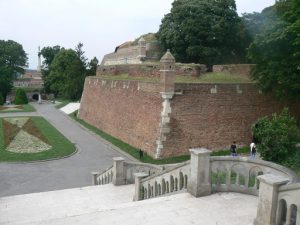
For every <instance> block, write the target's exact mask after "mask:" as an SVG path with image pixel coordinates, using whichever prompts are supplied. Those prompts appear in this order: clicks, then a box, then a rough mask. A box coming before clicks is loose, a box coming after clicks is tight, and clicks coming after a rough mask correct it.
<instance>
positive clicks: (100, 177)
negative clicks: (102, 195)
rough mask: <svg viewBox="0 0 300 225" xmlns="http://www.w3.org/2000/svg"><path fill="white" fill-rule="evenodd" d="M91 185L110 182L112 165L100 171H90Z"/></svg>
mask: <svg viewBox="0 0 300 225" xmlns="http://www.w3.org/2000/svg"><path fill="white" fill-rule="evenodd" d="M92 178H93V185H104V184H109V183H111V182H112V178H113V167H110V168H107V169H106V170H105V171H103V172H102V173H98V172H92Z"/></svg>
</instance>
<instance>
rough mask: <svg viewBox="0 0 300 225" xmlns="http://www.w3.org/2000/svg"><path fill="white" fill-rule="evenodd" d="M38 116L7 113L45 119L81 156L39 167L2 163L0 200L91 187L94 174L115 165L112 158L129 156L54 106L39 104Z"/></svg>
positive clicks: (41, 164)
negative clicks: (29, 194)
mask: <svg viewBox="0 0 300 225" xmlns="http://www.w3.org/2000/svg"><path fill="white" fill-rule="evenodd" d="M34 107H35V108H36V109H37V112H33V113H5V114H4V113H3V114H0V116H1V117H6V116H16V115H18V116H23V115H24V116H36V115H39V116H43V117H45V118H46V119H47V120H48V121H49V122H50V123H51V124H52V125H54V126H55V127H56V128H57V129H58V130H59V131H60V132H61V133H63V134H64V135H65V136H66V137H67V138H68V139H69V140H70V141H71V142H73V143H75V144H76V146H77V148H78V152H77V153H76V154H74V155H73V156H71V157H69V158H64V159H60V160H53V161H47V162H35V163H5V162H1V163H0V181H1V182H0V197H3V196H10V195H18V194H26V193H33V192H43V191H52V190H60V189H66V188H75V187H83V186H88V185H91V183H92V178H91V172H92V171H99V170H100V171H101V170H104V169H106V168H108V167H110V166H111V165H112V158H113V157H119V156H122V157H124V158H125V159H126V160H129V159H128V158H127V157H126V156H125V155H123V154H121V153H120V152H118V151H115V150H113V149H112V148H111V147H110V146H108V145H106V144H104V143H103V142H102V141H101V139H100V138H99V137H98V136H96V135H93V134H91V132H88V131H87V130H86V129H84V128H83V127H82V126H80V125H78V124H77V123H76V122H74V121H73V120H72V119H71V118H69V117H68V116H67V115H66V114H64V113H63V112H61V111H59V110H57V109H55V108H54V105H52V104H41V105H38V104H35V105H34Z"/></svg>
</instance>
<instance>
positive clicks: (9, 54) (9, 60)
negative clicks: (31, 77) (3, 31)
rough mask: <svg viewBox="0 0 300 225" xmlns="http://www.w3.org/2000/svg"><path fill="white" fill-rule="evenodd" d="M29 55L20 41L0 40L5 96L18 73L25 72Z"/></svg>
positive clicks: (1, 84)
mask: <svg viewBox="0 0 300 225" xmlns="http://www.w3.org/2000/svg"><path fill="white" fill-rule="evenodd" d="M26 65H27V55H26V53H25V51H24V50H23V47H22V45H20V44H19V43H17V42H15V41H12V40H8V41H4V40H0V92H1V93H2V95H3V98H4V99H6V95H7V94H8V93H9V92H10V91H11V89H12V87H13V86H12V81H13V79H14V78H16V77H17V75H18V74H23V73H24V67H25V66H26Z"/></svg>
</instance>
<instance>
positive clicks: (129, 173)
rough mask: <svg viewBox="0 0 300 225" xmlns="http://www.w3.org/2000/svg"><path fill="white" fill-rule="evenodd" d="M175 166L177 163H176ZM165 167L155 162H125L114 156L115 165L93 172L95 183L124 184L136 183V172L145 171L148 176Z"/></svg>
mask: <svg viewBox="0 0 300 225" xmlns="http://www.w3.org/2000/svg"><path fill="white" fill-rule="evenodd" d="M174 166H175V165H174ZM164 169H165V166H157V165H153V164H146V163H138V162H125V160H124V159H123V158H121V157H116V158H113V166H112V167H110V168H108V169H106V170H105V171H103V172H93V173H92V177H93V185H103V184H109V183H113V184H114V185H124V184H133V183H134V174H135V173H145V174H147V176H151V175H153V174H157V173H159V172H161V171H163V170H164Z"/></svg>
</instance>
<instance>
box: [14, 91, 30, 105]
mask: <svg viewBox="0 0 300 225" xmlns="http://www.w3.org/2000/svg"><path fill="white" fill-rule="evenodd" d="M15 104H16V105H23V104H28V98H27V95H26V92H25V91H24V90H23V89H21V88H18V89H17V91H16V96H15Z"/></svg>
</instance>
